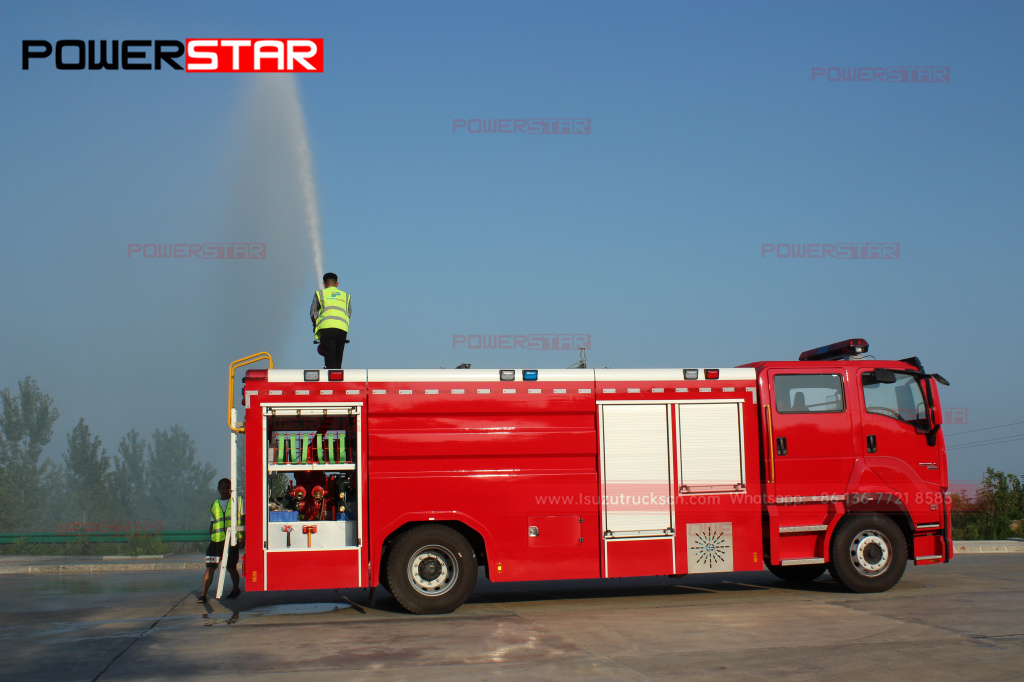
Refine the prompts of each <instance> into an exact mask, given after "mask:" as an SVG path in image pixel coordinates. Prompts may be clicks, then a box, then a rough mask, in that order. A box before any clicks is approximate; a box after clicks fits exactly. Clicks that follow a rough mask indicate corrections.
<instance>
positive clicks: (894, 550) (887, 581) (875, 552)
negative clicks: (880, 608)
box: [828, 514, 907, 592]
mask: <svg viewBox="0 0 1024 682" xmlns="http://www.w3.org/2000/svg"><path fill="white" fill-rule="evenodd" d="M830 553H831V557H832V562H831V563H830V564H829V568H828V571H829V573H831V574H832V577H833V578H834V579H835V581H836V582H837V583H839V584H840V585H842V586H843V587H845V588H846V589H848V590H850V591H851V592H884V591H886V590H888V589H889V588H890V587H892V586H893V585H895V584H896V583H898V582H899V580H900V578H901V577H903V571H905V570H906V568H907V541H906V539H904V537H903V531H901V530H900V528H899V526H897V525H896V523H895V522H894V521H893V520H892V519H890V518H889V517H887V516H882V515H881V514H851V515H850V516H847V517H846V518H845V519H843V520H842V521H841V522H840V524H839V527H838V528H837V529H836V532H835V533H834V534H833V535H832V545H831V548H830Z"/></svg>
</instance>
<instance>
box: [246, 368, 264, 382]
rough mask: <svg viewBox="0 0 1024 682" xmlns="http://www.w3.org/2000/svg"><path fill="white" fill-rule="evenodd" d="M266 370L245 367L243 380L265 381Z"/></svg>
mask: <svg viewBox="0 0 1024 682" xmlns="http://www.w3.org/2000/svg"><path fill="white" fill-rule="evenodd" d="M266 380H267V370H265V369H247V370H246V371H245V377H244V379H243V381H266Z"/></svg>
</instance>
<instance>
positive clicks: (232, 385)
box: [228, 351, 274, 433]
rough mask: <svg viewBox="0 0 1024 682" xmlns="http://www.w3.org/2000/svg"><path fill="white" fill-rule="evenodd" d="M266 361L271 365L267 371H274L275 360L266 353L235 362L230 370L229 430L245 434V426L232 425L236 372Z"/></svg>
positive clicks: (255, 354)
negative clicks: (240, 368)
mask: <svg viewBox="0 0 1024 682" xmlns="http://www.w3.org/2000/svg"><path fill="white" fill-rule="evenodd" d="M264 359H265V360H266V361H267V362H268V363H269V367H267V369H274V358H272V357H271V356H270V353H268V352H266V351H263V352H261V353H254V354H252V355H248V356H246V357H244V358H241V359H239V360H235V361H234V362H232V363H231V366H230V367H229V368H228V428H229V429H231V430H232V431H234V432H235V433H245V426H241V427H236V426H235V425H234V424H232V423H231V410H232V408H234V406H235V370H236V369H238V368H239V367H242V366H244V365H251V364H252V363H254V362H259V361H260V360H264Z"/></svg>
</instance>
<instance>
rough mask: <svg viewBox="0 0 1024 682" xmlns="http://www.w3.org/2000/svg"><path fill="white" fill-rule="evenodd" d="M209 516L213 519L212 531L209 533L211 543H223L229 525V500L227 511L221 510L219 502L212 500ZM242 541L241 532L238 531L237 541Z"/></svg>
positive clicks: (229, 501)
mask: <svg viewBox="0 0 1024 682" xmlns="http://www.w3.org/2000/svg"><path fill="white" fill-rule="evenodd" d="M210 515H211V516H212V517H213V529H212V530H211V531H210V541H211V542H224V538H226V537H227V533H228V526H230V525H231V500H228V505H227V509H221V506H220V500H214V501H213V504H211V505H210ZM241 539H242V531H238V540H241Z"/></svg>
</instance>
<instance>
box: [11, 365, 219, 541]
mask: <svg viewBox="0 0 1024 682" xmlns="http://www.w3.org/2000/svg"><path fill="white" fill-rule="evenodd" d="M0 401H2V410H0V533H22V532H24V533H33V532H42V533H53V532H55V528H60V527H61V525H62V524H74V523H119V524H131V523H148V524H153V523H154V522H159V523H160V524H161V525H162V529H163V530H205V529H206V528H207V527H208V524H209V511H208V510H209V506H210V502H211V501H212V500H214V499H216V498H217V492H216V482H215V478H216V476H217V470H216V469H215V468H214V467H213V465H211V464H209V463H207V462H197V461H196V444H195V441H193V440H192V438H191V437H189V435H188V433H186V432H185V430H184V429H183V428H181V427H180V426H178V425H175V426H172V427H171V428H170V430H169V431H165V430H163V429H157V430H156V431H154V432H153V435H152V436H151V438H150V439H148V440H147V439H145V438H143V437H142V436H141V435H140V434H139V433H138V431H136V430H135V429H132V430H131V431H129V432H128V433H127V434H126V435H125V436H124V437H123V438H122V439H121V442H120V443H119V444H118V446H117V452H116V453H115V454H108V453H107V450H106V449H105V448H104V447H103V442H102V441H101V440H100V438H99V437H98V436H95V435H93V434H92V432H91V431H90V430H89V426H88V425H87V424H86V423H85V420H84V419H79V420H78V424H77V425H76V426H75V427H74V428H73V429H72V430H71V433H69V434H67V445H66V447H65V448H64V451H63V453H62V454H61V457H60V459H59V460H56V461H51V460H50V459H47V458H44V457H43V456H42V455H43V451H44V449H45V448H46V446H47V445H48V444H49V443H50V440H51V438H52V436H53V425H54V423H55V422H56V421H57V418H58V417H59V416H60V415H59V412H58V411H57V409H56V408H55V407H54V406H53V399H52V398H50V396H49V395H47V394H46V393H43V392H42V391H41V390H40V389H39V386H38V385H37V384H36V382H35V380H34V379H32V378H31V377H26V378H25V380H24V381H19V382H18V390H17V392H14V391H12V390H10V389H9V388H4V389H3V390H2V391H0Z"/></svg>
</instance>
